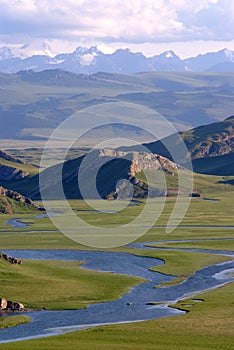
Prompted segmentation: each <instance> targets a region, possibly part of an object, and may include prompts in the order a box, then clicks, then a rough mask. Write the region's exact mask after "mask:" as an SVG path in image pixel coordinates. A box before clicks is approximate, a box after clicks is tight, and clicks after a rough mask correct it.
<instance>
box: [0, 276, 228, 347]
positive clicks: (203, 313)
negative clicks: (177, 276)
mask: <svg viewBox="0 0 234 350" xmlns="http://www.w3.org/2000/svg"><path fill="white" fill-rule="evenodd" d="M233 287H234V284H233V283H232V284H228V285H226V286H224V287H222V288H218V289H216V290H213V291H209V292H206V293H204V294H202V295H200V296H199V298H202V299H203V300H204V301H203V302H199V303H198V302H197V303H195V302H194V299H192V300H191V299H188V300H183V301H181V302H179V303H177V304H176V305H174V306H175V307H178V308H182V309H186V310H189V311H190V312H189V313H187V314H186V315H181V316H175V317H169V318H164V319H156V320H153V321H147V322H139V323H132V324H121V325H111V326H105V327H97V328H94V329H88V330H84V331H79V332H74V333H69V334H65V335H60V336H55V337H51V338H44V339H38V340H29V341H23V342H18V343H11V344H1V345H0V349H1V350H28V349H34V350H41V349H43V350H47V349H48V350H60V349H61V350H66V349H67V350H70V349H76V348H77V349H79V350H87V349H93V350H103V349H104V350H117V349H118V350H119V349H121V350H131V349H134V350H143V349H144V350H154V349H157V350H168V349H170V350H205V349H206V350H233V343H234V332H233V312H234V304H233ZM186 305H193V306H192V307H188V306H186Z"/></svg>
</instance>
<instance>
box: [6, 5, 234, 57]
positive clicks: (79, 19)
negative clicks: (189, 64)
mask: <svg viewBox="0 0 234 350" xmlns="http://www.w3.org/2000/svg"><path fill="white" fill-rule="evenodd" d="M0 9H1V11H0V43H1V44H2V45H4V44H8V45H16V46H17V45H18V46H20V45H23V44H28V45H29V47H30V45H31V47H34V48H35V47H36V46H38V47H39V46H40V45H41V44H42V43H43V42H46V43H48V44H49V45H50V46H51V47H52V51H54V53H56V52H60V51H69V50H70V51H71V50H73V49H74V48H75V47H76V46H78V45H84V46H89V45H91V44H99V46H100V47H101V48H102V49H103V50H105V51H108V50H109V51H111V49H115V48H118V47H130V48H131V49H133V50H134V51H143V52H144V53H145V54H148V55H150V54H153V53H159V51H163V50H167V49H173V50H175V51H176V52H177V53H178V54H179V55H181V56H186V55H187V56H188V55H193V54H196V53H199V52H206V51H216V50H218V49H221V48H224V47H228V48H229V49H234V25H233V23H234V1H233V0H173V1H172V0H157V1H156V0H128V1H126V0H96V1H94V0H57V1H49V0H47V1H45V0H0Z"/></svg>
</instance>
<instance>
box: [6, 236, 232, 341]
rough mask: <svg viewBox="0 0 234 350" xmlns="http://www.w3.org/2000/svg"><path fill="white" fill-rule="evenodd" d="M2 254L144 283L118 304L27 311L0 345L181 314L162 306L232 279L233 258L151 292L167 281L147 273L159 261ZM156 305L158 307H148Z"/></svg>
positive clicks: (107, 255) (67, 253)
mask: <svg viewBox="0 0 234 350" xmlns="http://www.w3.org/2000/svg"><path fill="white" fill-rule="evenodd" d="M151 244H152V242H151ZM140 247H141V248H143V249H155V248H148V247H145V246H144V244H143V243H141V244H140ZM4 252H5V253H7V254H9V255H11V256H14V257H16V258H22V259H43V260H79V261H85V264H84V265H83V267H84V268H88V269H92V270H97V271H111V272H114V273H119V274H128V275H132V276H138V277H141V278H143V279H146V280H147V282H143V283H142V284H140V285H138V286H136V287H134V288H132V289H131V291H130V292H129V293H127V294H125V295H123V296H122V297H121V298H120V299H118V300H115V301H111V302H105V303H99V304H92V305H90V306H89V307H88V308H86V309H82V310H64V311H32V312H27V313H25V314H26V315H28V316H30V317H31V319H32V321H31V322H30V323H26V324H22V325H19V326H17V327H13V328H5V329H1V330H0V342H1V343H4V342H12V341H20V340H26V339H33V338H41V337H47V336H52V335H56V334H61V333H67V332H71V331H75V330H79V329H84V328H88V327H95V326H97V325H106V324H117V323H125V322H138V321H143V320H151V319H155V318H162V317H168V316H173V315H179V314H181V313H182V311H179V310H176V309H172V308H170V307H168V305H170V304H171V303H174V302H175V301H177V300H180V299H183V298H186V297H187V296H189V295H196V294H199V293H200V292H201V291H204V290H208V289H212V288H217V287H218V286H221V285H223V284H225V283H228V282H231V281H233V280H234V277H233V276H232V274H231V273H228V272H231V271H232V269H233V268H234V260H233V261H231V262H226V263H222V264H216V265H213V266H209V267H206V268H203V269H201V270H200V271H197V272H196V273H195V274H194V275H192V276H190V277H189V278H188V279H187V280H186V281H184V282H183V283H181V284H179V285H176V286H170V287H163V288H155V285H158V284H160V283H161V282H166V281H170V280H172V279H173V277H172V276H167V275H164V274H161V273H158V272H154V271H151V270H149V269H150V268H151V267H153V266H157V265H160V264H162V263H163V262H162V261H161V260H159V259H154V258H148V257H140V256H135V255H132V254H125V253H117V252H116V253H114V252H98V251H77V250H5V251H4ZM212 252H213V251H212ZM217 253H219V254H221V252H217ZM222 254H226V255H229V256H230V255H232V256H233V257H234V253H232V252H223V251H222ZM220 276H222V278H220ZM156 302H161V303H163V304H160V305H152V303H156Z"/></svg>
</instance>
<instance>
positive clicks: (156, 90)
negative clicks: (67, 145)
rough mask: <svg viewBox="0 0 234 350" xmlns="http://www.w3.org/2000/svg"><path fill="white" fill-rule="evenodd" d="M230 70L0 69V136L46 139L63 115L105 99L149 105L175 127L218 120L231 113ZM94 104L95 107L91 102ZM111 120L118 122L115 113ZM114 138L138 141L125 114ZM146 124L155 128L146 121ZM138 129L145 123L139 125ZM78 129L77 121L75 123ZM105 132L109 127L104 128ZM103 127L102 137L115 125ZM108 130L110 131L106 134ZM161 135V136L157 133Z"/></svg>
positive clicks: (232, 81)
mask: <svg viewBox="0 0 234 350" xmlns="http://www.w3.org/2000/svg"><path fill="white" fill-rule="evenodd" d="M233 96H234V73H230V72H229V73H225V72H224V73H211V72H209V73H208V72H202V73H192V72H146V73H136V74H120V73H104V72H99V73H95V74H91V75H86V74H75V73H71V72H67V71H63V70H60V69H50V70H45V71H42V72H33V71H20V72H18V73H15V74H7V73H0V125H1V126H2V127H1V133H0V138H1V139H14V140H16V139H18V140H19V139H24V140H25V139H27V140H30V139H31V140H32V139H34V140H38V139H46V138H48V136H49V135H50V134H51V133H52V132H53V130H54V129H55V128H56V127H57V126H58V125H59V124H60V123H61V122H62V121H63V120H65V119H66V118H67V117H69V116H70V115H72V114H73V113H75V112H77V111H80V110H83V109H85V108H87V107H94V106H96V105H102V104H105V103H112V104H115V103H116V109H117V108H118V103H121V104H125V103H127V104H129V103H131V104H134V105H138V106H140V108H142V106H143V107H146V108H150V109H152V110H153V111H155V112H156V113H160V114H161V115H162V116H164V117H165V118H166V119H167V120H169V121H170V122H171V123H172V124H173V125H174V126H175V127H176V128H177V130H179V131H182V130H188V129H190V128H192V127H196V126H198V125H204V124H208V123H212V122H215V121H219V120H223V119H224V118H225V116H228V115H232V114H233ZM94 108H95V107H94ZM115 115H116V118H115V121H116V123H117V122H118V123H120V121H119V120H120V118H119V119H118V118H117V112H116V113H115ZM124 123H125V125H124V128H122V129H121V133H119V134H118V135H119V137H125V138H129V136H132V137H133V139H135V137H137V140H138V141H139V142H141V143H142V142H147V141H148V142H149V141H153V139H151V140H149V139H148V140H146V139H143V136H142V135H139V130H138V131H136V132H135V134H132V132H133V128H131V130H130V129H129V128H128V129H126V128H127V125H128V124H133V125H134V121H133V120H132V119H131V116H128V115H127V114H126V116H125V120H124ZM150 123H151V127H152V126H154V128H155V127H157V125H155V124H152V123H154V120H151V121H150ZM142 125H143V129H144V126H145V123H143V124H142ZM80 128H81V129H82V121H81V123H80ZM109 131H110V132H109ZM109 131H108V132H107V130H104V132H105V137H109V136H110V138H112V136H113V135H115V136H116V132H117V131H116V130H114V131H113V130H109ZM111 132H112V133H111ZM129 134H130V135H129ZM97 136H98V133H97V132H95V134H93V135H90V136H89V137H88V135H86V138H88V139H86V140H84V143H83V145H89V146H90V145H92V144H93V142H96V140H97ZM163 136H166V135H163Z"/></svg>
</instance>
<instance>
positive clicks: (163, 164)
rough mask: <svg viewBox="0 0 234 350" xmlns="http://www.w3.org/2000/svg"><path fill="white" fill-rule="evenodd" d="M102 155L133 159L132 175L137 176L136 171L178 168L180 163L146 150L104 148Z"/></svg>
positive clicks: (130, 172)
mask: <svg viewBox="0 0 234 350" xmlns="http://www.w3.org/2000/svg"><path fill="white" fill-rule="evenodd" d="M100 156H101V157H116V158H124V159H128V160H129V161H131V165H130V171H129V175H130V176H135V175H136V173H139V172H141V171H142V170H160V169H165V168H166V169H168V168H171V169H177V168H178V165H177V164H176V163H174V162H172V161H171V160H169V159H168V158H166V157H163V156H161V155H159V154H152V153H146V152H134V151H133V152H124V151H116V150H112V149H103V150H101V151H100Z"/></svg>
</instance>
